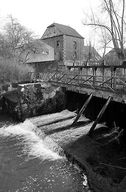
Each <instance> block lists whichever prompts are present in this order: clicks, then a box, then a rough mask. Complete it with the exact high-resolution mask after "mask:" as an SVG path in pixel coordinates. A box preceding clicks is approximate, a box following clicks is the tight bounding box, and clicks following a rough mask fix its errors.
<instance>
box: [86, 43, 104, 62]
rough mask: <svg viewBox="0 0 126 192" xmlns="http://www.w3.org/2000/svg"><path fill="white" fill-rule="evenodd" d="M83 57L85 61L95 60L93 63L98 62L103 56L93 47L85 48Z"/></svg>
mask: <svg viewBox="0 0 126 192" xmlns="http://www.w3.org/2000/svg"><path fill="white" fill-rule="evenodd" d="M83 56H84V60H93V61H95V60H97V61H98V60H100V59H101V56H100V55H99V53H98V52H97V51H96V49H95V48H94V47H91V46H84V47H83Z"/></svg>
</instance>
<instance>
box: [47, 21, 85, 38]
mask: <svg viewBox="0 0 126 192" xmlns="http://www.w3.org/2000/svg"><path fill="white" fill-rule="evenodd" d="M50 27H56V28H57V29H58V30H59V31H60V33H61V34H63V35H69V36H73V37H78V38H82V39H83V37H82V36H81V35H80V34H79V33H78V32H77V31H76V30H75V29H73V28H72V27H70V26H67V25H62V24H58V23H53V24H51V25H49V26H48V27H47V28H50Z"/></svg>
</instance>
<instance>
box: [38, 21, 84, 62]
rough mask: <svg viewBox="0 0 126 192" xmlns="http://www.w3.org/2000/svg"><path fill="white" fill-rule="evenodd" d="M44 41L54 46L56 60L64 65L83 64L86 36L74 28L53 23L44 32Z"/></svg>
mask: <svg viewBox="0 0 126 192" xmlns="http://www.w3.org/2000/svg"><path fill="white" fill-rule="evenodd" d="M41 40H42V41H44V42H45V43H47V44H48V45H49V46H51V47H53V48H54V60H55V61H58V62H59V63H60V64H62V65H66V66H69V65H81V63H82V61H83V47H84V38H83V37H82V36H81V35H80V34H79V33H78V32H77V31H76V30H75V29H73V28H71V27H69V26H66V25H61V24H58V23H53V24H51V25H49V26H48V27H47V29H46V31H45V32H44V34H43V36H42V38H41Z"/></svg>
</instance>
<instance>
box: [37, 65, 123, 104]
mask: <svg viewBox="0 0 126 192" xmlns="http://www.w3.org/2000/svg"><path fill="white" fill-rule="evenodd" d="M38 78H39V79H43V80H47V81H48V82H50V83H52V84H54V85H58V86H61V87H63V88H65V89H66V90H69V91H73V92H78V93H82V94H89V95H90V94H93V96H96V97H102V98H105V99H107V98H108V97H109V96H111V97H112V98H113V100H114V101H118V102H124V103H125V102H126V66H120V65H119V66H99V65H92V66H68V67H66V68H65V67H64V68H63V67H62V69H56V70H50V71H48V73H39V76H38Z"/></svg>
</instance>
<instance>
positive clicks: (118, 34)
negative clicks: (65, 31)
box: [83, 0, 126, 60]
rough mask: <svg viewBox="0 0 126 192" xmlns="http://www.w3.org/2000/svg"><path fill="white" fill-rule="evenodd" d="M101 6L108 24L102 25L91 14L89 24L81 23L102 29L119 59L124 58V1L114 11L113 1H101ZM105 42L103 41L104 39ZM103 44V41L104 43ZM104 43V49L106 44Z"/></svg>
mask: <svg viewBox="0 0 126 192" xmlns="http://www.w3.org/2000/svg"><path fill="white" fill-rule="evenodd" d="M102 3H103V4H102V6H103V10H104V11H105V13H107V15H108V18H109V22H108V23H107V24H105V23H102V22H101V20H100V19H99V18H98V17H96V16H95V15H94V14H93V12H92V17H91V18H90V20H89V22H83V24H84V25H88V26H93V27H95V28H97V27H98V28H103V29H105V30H106V31H107V33H108V36H109V37H110V38H109V41H108V42H110V41H112V43H113V47H114V49H115V52H116V54H117V56H118V58H119V59H121V60H123V59H124V58H125V52H124V25H125V24H126V23H125V0H121V1H120V4H121V8H120V9H118V10H119V11H118V10H117V9H116V6H115V4H114V1H113V0H102ZM104 40H105V39H104ZM104 42H105V41H104ZM108 42H107V41H106V42H105V47H106V45H107V44H108Z"/></svg>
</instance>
